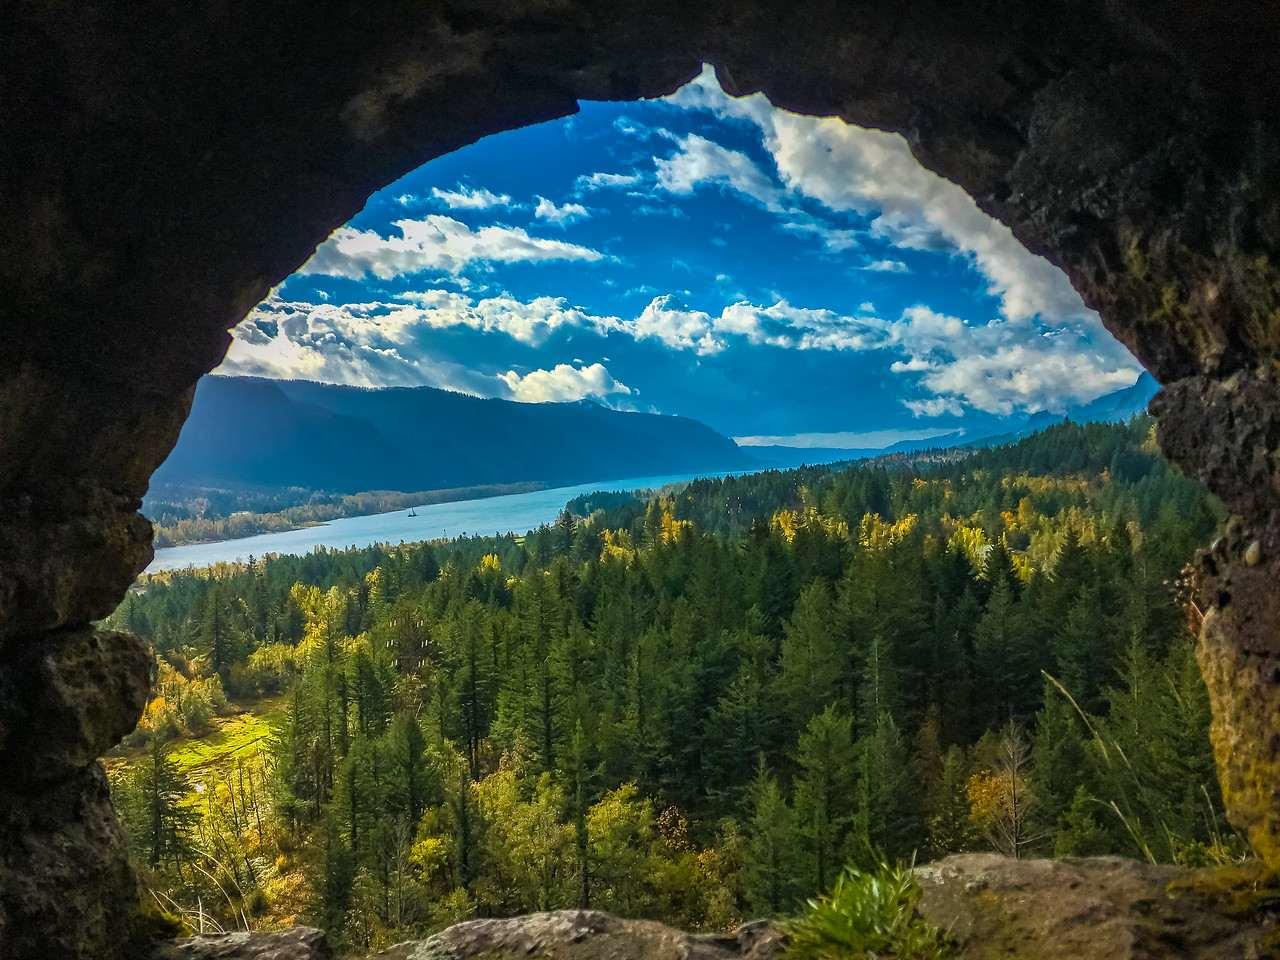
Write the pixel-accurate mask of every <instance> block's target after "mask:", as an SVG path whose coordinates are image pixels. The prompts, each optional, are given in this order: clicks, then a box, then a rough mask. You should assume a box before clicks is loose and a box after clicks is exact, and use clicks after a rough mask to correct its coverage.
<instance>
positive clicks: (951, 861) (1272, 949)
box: [916, 854, 1280, 960]
mask: <svg viewBox="0 0 1280 960" xmlns="http://www.w3.org/2000/svg"><path fill="white" fill-rule="evenodd" d="M916 872H917V874H918V876H919V878H920V884H921V887H922V888H923V890H924V896H923V897H922V899H921V911H922V912H923V913H924V915H925V917H926V918H927V919H928V920H930V921H931V922H933V923H935V924H937V925H938V926H939V927H941V928H943V929H944V930H947V931H949V932H950V934H951V936H952V937H953V938H954V939H955V940H956V941H957V943H958V946H959V948H960V951H959V952H960V956H961V958H962V960H1007V958H1010V957H1017V958H1019V960H1059V958H1068V957H1070V958H1073V960H1262V958H1267V957H1275V956H1278V955H1280V954H1278V953H1277V951H1276V945H1277V940H1276V934H1277V931H1278V930H1280V926H1278V925H1277V920H1278V915H1277V908H1278V907H1280V891H1277V890H1275V889H1269V888H1267V887H1265V886H1259V882H1260V879H1261V878H1260V877H1258V876H1257V875H1256V874H1245V873H1238V872H1235V871H1232V870H1228V871H1225V872H1224V871H1213V870H1202V871H1191V870H1184V869H1180V868H1178V867H1159V866H1152V865H1150V864H1145V863H1139V862H1137V861H1135V860H1125V859H1122V858H1120V857H1098V858H1090V859H1071V860H1010V859H1007V858H1005V857H1000V856H996V855H994V854H966V855H962V856H955V857H948V858H947V859H945V860H941V861H939V862H938V863H936V864H930V865H928V866H925V867H921V868H919V869H918V870H917V871H916Z"/></svg>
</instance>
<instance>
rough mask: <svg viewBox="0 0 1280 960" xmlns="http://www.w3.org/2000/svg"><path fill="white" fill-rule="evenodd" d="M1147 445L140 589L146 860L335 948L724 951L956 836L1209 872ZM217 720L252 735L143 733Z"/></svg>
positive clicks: (928, 471) (162, 888)
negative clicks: (573, 940) (686, 936)
mask: <svg viewBox="0 0 1280 960" xmlns="http://www.w3.org/2000/svg"><path fill="white" fill-rule="evenodd" d="M1150 431H1151V424H1150V421H1147V420H1141V419H1140V420H1135V421H1133V422H1132V423H1130V424H1128V425H1123V426H1116V425H1100V424H1099V425H1087V426H1081V425H1075V424H1067V425H1063V426H1058V427H1054V428H1052V429H1050V430H1047V431H1045V432H1044V433H1041V434H1037V435H1035V436H1033V437H1030V438H1028V439H1025V440H1023V441H1021V442H1019V443H1017V444H1016V445H1013V446H1009V447H1002V448H998V449H992V450H985V451H981V452H978V453H975V454H973V455H972V456H969V457H967V458H964V459H959V460H956V459H950V460H947V459H944V460H942V461H941V462H936V463H917V464H915V465H911V464H908V463H902V464H898V465H889V466H886V465H883V464H878V465H867V466H857V465H855V466H852V467H840V468H834V469H833V468H828V467H817V468H809V469H803V470H795V471H787V472H778V471H773V472H766V473H762V474H757V475H753V476H745V477H736V478H726V479H722V480H706V481H698V482H696V483H693V484H691V485H689V486H688V487H687V488H686V489H685V490H683V491H682V492H681V493H680V494H678V495H676V496H674V497H670V498H660V499H654V500H649V501H639V500H634V499H631V498H629V497H627V496H625V495H618V494H607V495H601V496H597V497H589V498H582V499H580V500H579V501H575V503H574V504H573V507H574V509H575V510H576V511H577V513H576V514H575V513H574V512H570V511H566V512H565V513H564V514H563V515H562V517H561V519H560V521H559V522H558V523H557V524H555V525H554V526H552V527H548V528H544V529H541V530H538V531H536V532H534V533H532V534H530V535H529V536H527V537H525V538H498V539H495V538H483V539H467V540H461V541H455V542H449V543H433V544H421V545H409V546H399V547H393V548H385V549H384V548H368V549H362V550H351V551H345V552H321V553H317V554H313V555H311V556H307V557H282V558H276V559H270V560H268V561H265V562H261V561H260V562H255V563H250V564H248V565H240V566H224V567H219V568H215V569H212V570H205V571H194V572H191V571H188V572H175V573H166V574H160V575H156V576H153V577H149V578H146V579H144V580H143V581H142V582H141V583H140V584H139V585H138V587H137V588H136V589H135V590H134V591H133V592H132V593H131V595H130V597H129V598H128V599H127V600H126V602H125V603H124V604H123V605H122V607H121V608H120V609H119V610H118V611H117V613H116V614H115V615H114V617H113V622H114V624H115V625H117V626H120V627H125V628H128V629H132V630H135V631H137V632H138V633H141V634H143V635H145V636H147V637H149V638H151V640H152V641H153V643H154V646H155V650H156V655H157V669H158V683H157V695H156V698H155V699H154V700H153V701H152V703H151V704H150V705H149V707H148V709H147V712H146V715H145V717H144V719H143V722H142V724H141V726H140V727H139V730H138V731H137V732H136V733H135V734H134V735H133V737H132V738H131V741H130V744H129V745H128V746H127V747H126V748H125V749H124V750H123V753H122V759H121V760H118V761H116V766H115V768H114V772H113V791H114V795H115V797H116V801H117V804H118V806H119V807H120V809H121V810H122V812H123V814H124V817H125V820H126V822H127V823H128V825H129V829H130V835H131V839H132V843H133V846H134V851H135V855H136V857H137V859H138V861H139V862H140V863H141V864H142V865H144V867H145V868H146V877H147V882H148V883H149V884H150V885H151V887H152V888H153V889H154V890H155V891H156V893H157V896H158V897H159V899H160V901H161V902H162V903H163V904H164V905H165V907H166V908H167V909H171V910H179V909H181V910H184V911H191V910H194V909H195V908H196V905H197V904H200V905H201V906H202V909H203V910H204V911H205V912H206V913H208V914H210V915H211V916H212V918H213V920H216V921H217V922H219V923H221V924H223V925H224V926H227V927H235V926H243V925H245V924H270V923H276V922H284V921H287V920H292V919H294V918H298V917H301V918H304V919H309V920H312V921H314V922H316V923H318V924H320V925H321V926H324V927H325V928H326V929H327V930H329V931H330V933H331V935H332V936H334V937H336V938H338V939H339V940H340V941H341V942H342V943H344V944H346V945H347V946H349V947H351V948H352V949H360V950H367V949H369V948H371V947H375V946H379V945H382V944H386V943H389V942H393V941H396V940H401V939H405V938H408V937H410V936H417V935H420V934H423V933H425V932H426V931H429V930H432V929H434V928H438V927H440V926H442V925H445V924H447V923H449V922H452V921H455V920H457V919H459V918H463V917H469V916H486V915H504V914H512V913H517V912H523V911H529V910H538V909H546V908H554V907H563V906H574V905H583V906H586V905H590V906H593V907H599V908H603V909H607V910H612V911H615V912H618V913H620V914H624V915H628V916H647V917H656V918H660V919H663V920H666V921H668V922H670V923H673V924H675V925H679V926H685V927H693V928H699V929H720V928H723V927H726V926H728V925H730V924H732V923H733V922H735V921H736V920H739V919H741V918H744V917H748V916H756V915H765V914H783V913H787V912H789V911H793V910H795V909H796V908H797V906H798V905H799V904H800V903H801V902H802V901H803V899H804V898H805V897H808V896H811V895H813V894H814V893H815V892H817V891H820V890H823V889H825V888H827V887H829V886H830V884H831V883H832V882H833V880H834V878H835V877H836V875H837V873H838V872H839V870H840V869H841V867H842V866H843V865H845V864H848V863H852V864H856V865H861V866H864V867H870V866H874V865H876V864H878V863H882V862H895V861H910V860H911V859H912V858H914V859H915V860H917V861H922V860H927V859H930V858H933V857H937V856H940V855H943V854H946V853H949V852H953V851H960V850H970V849H996V850H1001V851H1004V852H1006V853H1009V854H1011V855H1015V856H1028V855H1033V854H1034V855H1067V854H1095V853H1107V852H1114V853H1123V854H1127V855H1130V856H1137V857H1143V858H1149V859H1152V860H1158V861H1175V862H1188V863H1200V862H1213V861H1221V860H1224V859H1228V858H1231V857H1233V856H1236V855H1238V854H1239V852H1240V851H1241V850H1242V849H1243V846H1242V844H1241V843H1240V841H1239V840H1238V838H1236V837H1235V836H1233V835H1232V834H1231V833H1230V832H1229V830H1228V828H1227V827H1226V825H1225V822H1224V820H1223V818H1222V816H1221V804H1220V801H1219V796H1218V788H1217V785H1216V781H1215V778H1214V771H1213V763H1212V758H1211V754H1210V749H1209V744H1208V739H1207V730H1208V718H1209V710H1208V704H1207V699H1206V695H1205V691H1204V688H1203V684H1202V682H1201V679H1200V676H1199V673H1198V671H1197V668H1196V663H1195V660H1194V657H1193V651H1192V640H1191V634H1190V631H1189V629H1188V626H1189V618H1194V616H1195V611H1194V608H1191V607H1189V606H1188V605H1185V604H1183V603H1182V602H1180V600H1179V597H1178V594H1177V583H1176V582H1177V579H1178V577H1179V573H1180V569H1181V567H1182V566H1183V564H1184V563H1185V562H1186V561H1187V560H1188V559H1189V557H1190V555H1191V553H1192V551H1193V549H1194V548H1195V547H1196V546H1197V545H1199V544H1200V543H1202V542H1203V541H1204V540H1205V539H1206V538H1207V537H1208V536H1209V535H1210V532H1211V531H1212V529H1213V528H1214V525H1215V523H1216V522H1217V507H1216V506H1215V504H1214V503H1212V502H1211V501H1210V500H1209V499H1208V498H1207V496H1206V495H1205V494H1204V493H1203V491H1202V490H1201V489H1200V488H1199V487H1198V486H1197V485H1196V484H1194V483H1192V482H1191V481H1189V480H1187V479H1185V478H1184V477H1182V476H1181V475H1180V474H1178V473H1177V472H1176V471H1175V470H1174V469H1173V468H1171V467H1170V466H1168V465H1167V464H1166V463H1165V461H1163V460H1162V459H1161V458H1160V457H1159V455H1158V454H1156V453H1155V452H1154V450H1155V447H1154V444H1153V443H1152V441H1151V437H1150ZM227 697H230V698H232V699H233V700H234V701H237V702H240V703H253V702H254V701H255V700H256V699H258V698H264V697H266V698H269V699H268V700H267V701H266V702H267V703H268V704H270V705H271V707H270V709H271V710H273V711H278V714H279V719H278V721H276V729H275V732H274V734H273V735H272V736H270V737H268V738H266V739H262V740H260V741H257V742H253V743H249V744H248V745H247V746H246V747H245V748H244V749H237V750H235V751H232V752H230V753H226V754H224V755H222V756H221V758H220V759H218V760H216V761H209V760H207V759H195V760H193V759H190V758H189V757H188V756H187V754H188V752H189V751H187V750H186V749H185V748H182V749H179V748H178V747H174V746H172V745H170V746H166V742H167V741H172V740H173V739H174V738H178V741H177V742H178V743H179V744H186V743H188V742H190V738H191V737H192V736H193V735H195V736H198V735H200V734H201V733H202V732H204V731H205V730H206V729H208V728H209V727H210V726H218V725H220V724H223V723H224V721H222V720H220V719H218V717H217V716H216V715H217V713H218V712H219V710H221V709H225V708H224V706H223V705H224V703H225V701H226V698H227ZM220 735H221V736H223V737H225V736H227V734H226V733H225V730H224V729H222V728H220ZM188 916H190V914H189V913H188ZM205 922H209V921H208V920H206V921H205Z"/></svg>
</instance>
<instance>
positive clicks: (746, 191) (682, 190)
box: [653, 133, 782, 211]
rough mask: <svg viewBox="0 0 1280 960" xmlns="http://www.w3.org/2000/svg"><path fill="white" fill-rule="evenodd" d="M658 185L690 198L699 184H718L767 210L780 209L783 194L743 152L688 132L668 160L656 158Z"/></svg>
mask: <svg viewBox="0 0 1280 960" xmlns="http://www.w3.org/2000/svg"><path fill="white" fill-rule="evenodd" d="M653 162H654V168H655V169H656V171H657V175H658V186H659V187H661V188H662V189H663V190H666V191H667V192H668V193H674V194H679V195H685V196H687V195H689V194H691V193H693V191H694V190H695V189H696V188H697V187H699V186H702V185H704V184H705V185H717V186H721V187H724V188H726V189H729V190H732V191H735V192H736V193H740V194H742V195H743V196H746V197H749V198H751V199H752V200H755V201H756V202H757V203H759V204H760V205H761V206H763V207H765V208H766V209H768V210H775V211H780V210H781V209H782V191H781V190H780V189H779V187H778V185H777V184H776V183H775V182H774V180H773V178H772V177H771V176H769V175H768V174H767V173H765V172H764V171H763V170H761V169H760V167H759V166H758V165H757V164H756V162H755V161H754V160H752V159H751V158H750V157H749V156H747V155H746V154H745V153H742V152H741V151H739V150H731V149H730V148H728V147H726V146H723V145H722V144H719V143H716V142H715V141H714V140H708V139H707V138H706V137H703V136H700V135H698V134H696V133H690V134H687V135H686V136H683V137H679V138H677V140H676V150H675V152H674V153H673V154H671V156H669V157H655V158H654V161H653Z"/></svg>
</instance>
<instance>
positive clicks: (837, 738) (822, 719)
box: [795, 705, 854, 890]
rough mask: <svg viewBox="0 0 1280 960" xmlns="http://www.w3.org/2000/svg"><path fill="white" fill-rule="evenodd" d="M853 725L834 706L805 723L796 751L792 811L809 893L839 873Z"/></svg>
mask: <svg viewBox="0 0 1280 960" xmlns="http://www.w3.org/2000/svg"><path fill="white" fill-rule="evenodd" d="M852 741H853V726H852V721H851V719H850V718H849V716H848V715H847V714H842V713H841V712H840V711H839V709H838V708H837V707H836V706H834V705H832V706H829V707H827V709H826V710H824V711H823V712H822V713H820V714H818V715H817V716H816V717H814V718H813V719H812V720H810V721H809V725H808V726H807V727H806V728H805V731H804V733H802V734H801V735H800V743H799V746H798V748H797V750H796V761H797V763H798V765H799V767H800V773H799V775H798V777H797V778H796V786H795V811H796V816H797V819H798V821H799V824H800V836H801V837H802V838H803V841H804V849H805V855H806V860H807V863H808V867H807V870H806V872H807V874H808V879H809V882H810V884H811V887H810V888H811V889H814V890H825V889H826V888H827V884H828V883H829V882H830V881H832V880H833V879H835V874H836V871H837V870H838V868H839V865H840V864H839V862H838V861H839V851H840V848H841V846H842V844H843V841H844V837H845V833H846V831H847V830H848V826H849V820H850V815H851V813H852V809H851V806H852V805H851V803H850V800H851V798H852V795H853V783H854V752H853V742H852Z"/></svg>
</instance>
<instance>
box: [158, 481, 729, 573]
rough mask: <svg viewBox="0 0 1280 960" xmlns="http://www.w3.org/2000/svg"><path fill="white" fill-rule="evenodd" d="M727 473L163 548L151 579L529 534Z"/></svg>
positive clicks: (592, 486) (551, 492) (511, 497)
mask: <svg viewBox="0 0 1280 960" xmlns="http://www.w3.org/2000/svg"><path fill="white" fill-rule="evenodd" d="M726 475H727V474H726V473H682V474H671V475H668V476H657V477H630V478H628V479H625V480H606V481H600V482H596V483H580V484H577V485H576V486H572V487H552V488H549V489H547V490H535V491H533V492H532V493H512V494H507V495H505V496H501V497H482V498H480V499H477V500H455V501H453V502H452V503H432V504H427V505H424V506H419V507H415V508H414V512H415V513H417V516H416V517H411V516H409V511H408V509H407V508H406V509H404V510H395V511H393V512H391V513H375V514H372V515H370V516H367V517H345V518H343V519H341V520H331V521H329V522H328V523H321V524H316V525H315V526H312V527H303V528H302V529H300V530H285V531H282V532H279V533H261V534H258V535H257V536H253V537H241V538H239V539H237V540H219V541H218V542H217V543H189V544H183V545H182V546H177V547H163V548H161V549H159V550H157V551H156V556H155V559H154V560H152V561H151V565H150V566H149V567H147V573H155V572H156V571H157V570H174V569H179V568H182V567H191V566H194V567H205V566H208V565H209V564H212V563H221V562H224V561H234V560H247V559H248V558H249V557H250V556H255V557H261V556H263V555H264V554H268V553H282V554H304V553H310V552H311V551H312V550H314V549H315V548H316V547H337V548H344V547H364V546H368V545H369V544H371V543H399V542H401V541H404V542H406V543H411V542H413V541H417V540H435V539H438V538H442V537H460V536H464V535H466V534H472V535H476V534H480V535H486V534H492V533H509V532H515V533H526V532H528V531H529V530H533V529H535V528H537V527H539V526H541V525H542V524H544V523H550V522H551V521H552V520H554V519H555V518H556V516H557V515H558V514H559V513H560V511H561V510H563V509H564V505H565V504H566V503H568V502H569V501H570V500H572V499H573V498H574V497H576V496H579V495H581V494H584V493H593V492H595V491H597V490H640V489H650V488H654V487H664V486H666V485H667V484H671V483H685V482H687V481H689V480H694V479H696V478H698V477H706V476H714V477H722V476H726Z"/></svg>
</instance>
